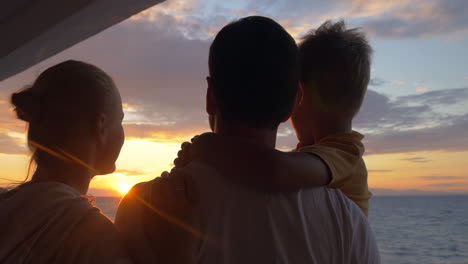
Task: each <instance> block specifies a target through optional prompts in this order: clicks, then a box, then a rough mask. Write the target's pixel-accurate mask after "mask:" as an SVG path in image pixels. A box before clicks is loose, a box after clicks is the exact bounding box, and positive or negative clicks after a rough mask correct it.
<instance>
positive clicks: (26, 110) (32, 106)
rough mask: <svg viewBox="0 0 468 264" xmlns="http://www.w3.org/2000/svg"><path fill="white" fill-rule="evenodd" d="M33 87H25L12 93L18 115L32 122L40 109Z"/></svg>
mask: <svg viewBox="0 0 468 264" xmlns="http://www.w3.org/2000/svg"><path fill="white" fill-rule="evenodd" d="M37 103H38V102H36V101H35V98H34V95H33V93H32V91H31V88H27V89H24V90H22V91H20V92H17V93H13V94H12V95H11V104H12V105H14V106H15V112H16V116H17V117H18V118H19V119H21V120H23V121H26V122H32V121H33V116H34V115H37V111H38V109H36V108H37V107H36V106H37Z"/></svg>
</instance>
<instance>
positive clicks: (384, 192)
mask: <svg viewBox="0 0 468 264" xmlns="http://www.w3.org/2000/svg"><path fill="white" fill-rule="evenodd" d="M370 191H371V192H372V194H373V195H374V196H428V195H457V194H466V191H463V190H460V191H459V192H457V191H451V192H449V191H428V190H418V189H407V190H395V189H383V188H371V189H370Z"/></svg>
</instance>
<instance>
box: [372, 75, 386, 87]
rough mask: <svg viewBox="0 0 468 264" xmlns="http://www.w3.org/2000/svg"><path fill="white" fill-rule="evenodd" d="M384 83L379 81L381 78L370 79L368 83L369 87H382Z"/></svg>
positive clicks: (381, 80)
mask: <svg viewBox="0 0 468 264" xmlns="http://www.w3.org/2000/svg"><path fill="white" fill-rule="evenodd" d="M385 83H386V82H385V80H384V79H381V78H378V77H376V78H372V79H370V81H369V86H382V85H384V84H385Z"/></svg>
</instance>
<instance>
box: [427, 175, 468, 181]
mask: <svg viewBox="0 0 468 264" xmlns="http://www.w3.org/2000/svg"><path fill="white" fill-rule="evenodd" d="M418 178H419V179H422V180H428V181H448V180H449V181H452V180H468V176H419V177H418Z"/></svg>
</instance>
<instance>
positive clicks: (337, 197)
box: [299, 187, 366, 222]
mask: <svg viewBox="0 0 468 264" xmlns="http://www.w3.org/2000/svg"><path fill="white" fill-rule="evenodd" d="M299 194H300V198H301V202H302V203H303V204H304V205H307V206H309V207H311V208H315V210H320V211H324V212H325V211H328V212H330V213H332V214H333V215H334V216H336V217H338V218H339V220H343V221H346V222H349V221H352V222H356V221H358V222H362V221H364V220H365V218H366V217H365V216H364V215H363V214H362V211H361V209H360V208H359V207H358V206H357V205H356V204H355V203H354V202H353V201H351V200H350V199H349V198H348V197H346V195H344V194H343V192H341V191H340V190H339V189H333V188H328V187H316V188H310V189H302V190H301V191H300V192H299Z"/></svg>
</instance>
